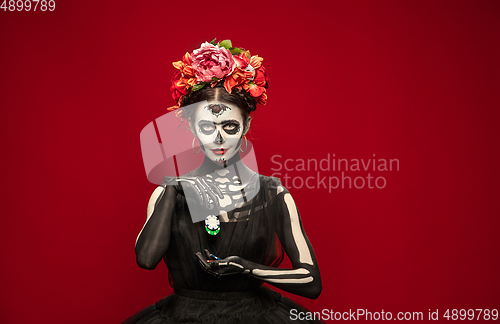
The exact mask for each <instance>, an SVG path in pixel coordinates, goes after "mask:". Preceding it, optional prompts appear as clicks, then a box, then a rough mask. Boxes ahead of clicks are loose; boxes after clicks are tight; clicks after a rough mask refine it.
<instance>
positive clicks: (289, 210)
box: [197, 186, 322, 299]
mask: <svg viewBox="0 0 500 324" xmlns="http://www.w3.org/2000/svg"><path fill="white" fill-rule="evenodd" d="M278 195H281V196H280V197H278V201H279V203H280V204H281V210H282V215H283V226H282V228H281V229H280V230H279V232H278V237H279V240H280V242H281V244H282V245H283V248H284V249H285V252H286V254H287V255H288V257H289V258H290V261H291V263H292V267H293V269H278V268H274V267H269V266H265V265H262V264H257V263H254V262H251V261H248V260H245V259H242V258H240V257H237V256H231V257H228V258H226V259H223V260H206V259H205V258H203V256H202V255H201V253H198V254H197V255H198V259H199V261H200V263H201V264H202V266H203V267H204V268H205V269H206V270H207V271H209V272H210V273H212V274H214V275H216V276H221V275H226V274H234V273H242V274H249V275H251V276H253V277H255V278H258V279H260V280H263V281H265V282H267V283H269V284H270V285H273V286H275V287H277V288H279V289H282V290H284V291H288V292H290V293H293V294H296V295H299V296H303V297H307V298H313V299H316V298H318V296H319V295H320V293H321V290H322V284H321V277H320V274H319V268H318V265H317V262H316V257H315V255H314V251H313V249H312V246H311V243H310V242H309V240H308V238H307V236H306V234H305V232H304V228H303V227H302V223H301V221H300V215H299V212H298V210H297V206H296V205H295V202H294V201H293V198H292V196H291V195H290V193H288V191H286V190H285V189H284V188H283V187H282V186H280V187H278ZM207 253H208V254H209V252H208V251H207Z"/></svg>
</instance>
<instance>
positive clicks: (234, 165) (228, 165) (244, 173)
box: [193, 154, 255, 182]
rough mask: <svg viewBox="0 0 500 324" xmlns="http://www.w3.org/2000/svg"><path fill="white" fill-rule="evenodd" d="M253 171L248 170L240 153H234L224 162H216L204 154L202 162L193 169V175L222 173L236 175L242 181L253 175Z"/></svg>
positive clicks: (226, 175)
mask: <svg viewBox="0 0 500 324" xmlns="http://www.w3.org/2000/svg"><path fill="white" fill-rule="evenodd" d="M254 173H255V172H253V171H252V170H250V169H249V168H248V167H247V166H246V165H245V164H244V163H243V161H242V160H241V158H240V155H239V154H236V155H235V156H233V157H232V158H231V159H230V160H229V161H225V162H224V163H220V164H216V163H215V162H213V161H212V160H210V159H209V158H207V157H206V156H205V159H204V160H203V163H202V164H201V165H200V167H198V168H197V169H196V170H195V171H193V175H195V176H204V175H207V174H218V175H221V174H224V176H225V177H228V178H229V177H230V178H232V177H234V176H237V177H238V178H239V179H241V180H242V182H245V180H247V179H249V178H250V177H251V176H253V174H254Z"/></svg>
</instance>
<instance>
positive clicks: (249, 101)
mask: <svg viewBox="0 0 500 324" xmlns="http://www.w3.org/2000/svg"><path fill="white" fill-rule="evenodd" d="M203 100H218V101H222V102H227V103H230V104H234V105H236V106H238V107H239V108H240V109H241V112H242V115H243V116H242V117H243V120H244V121H245V122H246V121H247V119H248V116H250V113H251V112H252V111H254V110H255V109H257V106H256V105H257V103H256V101H255V99H254V98H253V97H252V96H250V94H248V93H247V92H246V91H243V90H242V91H240V90H238V89H233V91H232V92H231V93H228V92H227V91H226V88H224V82H219V83H217V84H216V85H215V86H214V87H213V88H212V87H211V86H210V85H208V84H207V85H205V86H204V87H203V88H202V89H200V90H198V91H191V92H189V93H188V94H187V95H186V96H184V98H182V101H181V107H185V106H188V105H191V104H194V103H196V102H200V101H203ZM181 109H182V108H181ZM192 114H193V110H192V109H183V111H182V117H183V118H186V119H188V120H189V119H190V117H191V116H192Z"/></svg>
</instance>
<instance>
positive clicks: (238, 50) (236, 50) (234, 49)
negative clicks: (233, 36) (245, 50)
mask: <svg viewBox="0 0 500 324" xmlns="http://www.w3.org/2000/svg"><path fill="white" fill-rule="evenodd" d="M229 51H230V52H231V54H233V55H240V54H241V48H238V47H231V48H230V49H229Z"/></svg>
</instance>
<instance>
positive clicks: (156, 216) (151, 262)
mask: <svg viewBox="0 0 500 324" xmlns="http://www.w3.org/2000/svg"><path fill="white" fill-rule="evenodd" d="M176 196H177V191H176V189H175V187H174V186H166V187H165V188H163V187H162V186H159V187H158V188H156V189H155V191H154V192H153V194H152V195H151V198H150V199H149V203H148V211H147V220H146V224H144V226H143V228H142V230H141V232H140V233H139V235H138V236H137V240H136V243H135V255H136V259H137V264H138V265H139V266H140V267H141V268H144V269H148V270H153V269H155V268H156V266H157V265H158V263H160V261H161V259H162V258H163V256H164V255H165V253H166V252H167V249H168V244H169V242H170V225H171V223H172V215H173V213H174V207H175V198H176Z"/></svg>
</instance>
